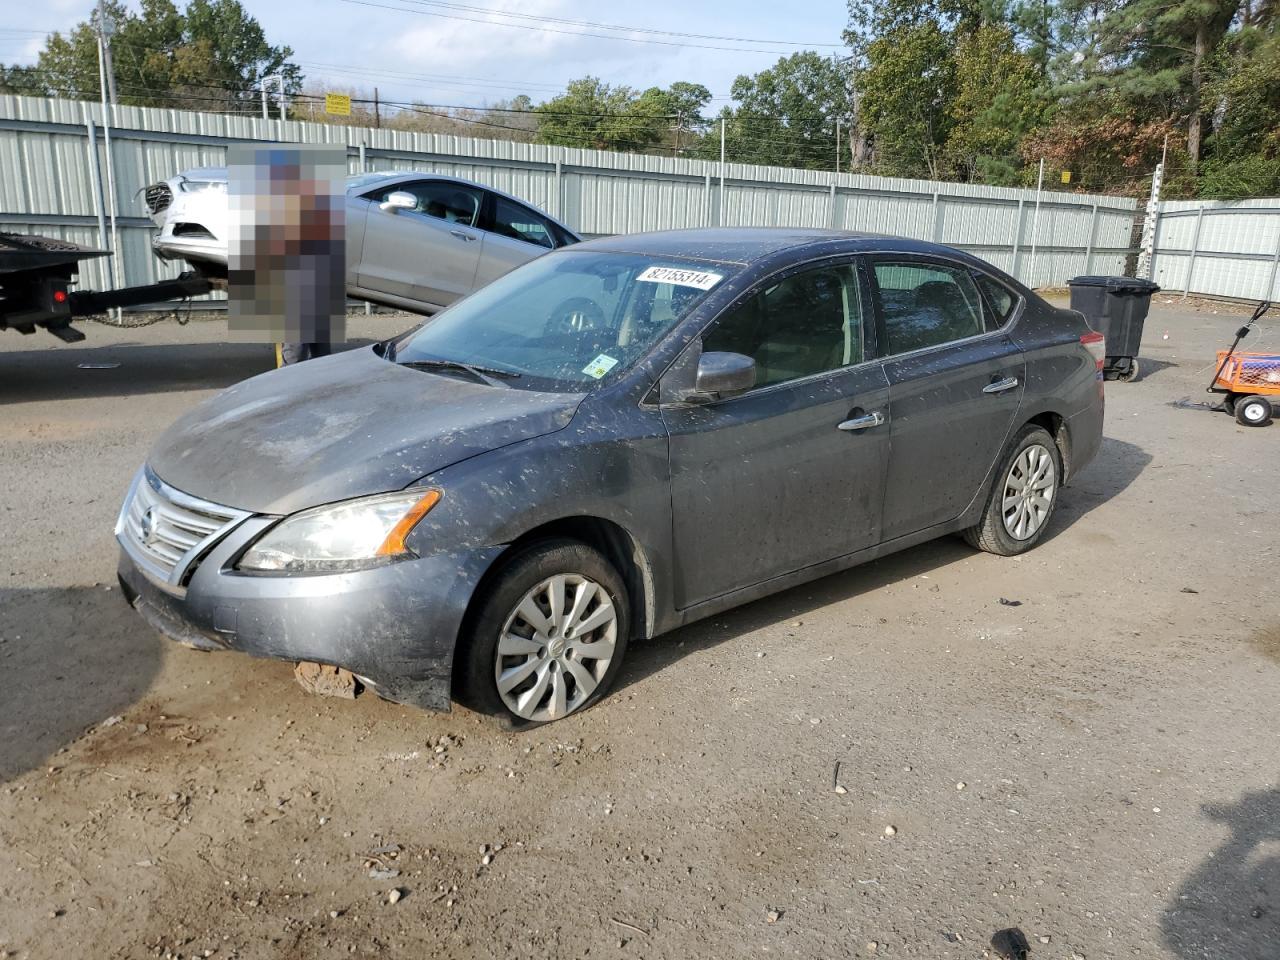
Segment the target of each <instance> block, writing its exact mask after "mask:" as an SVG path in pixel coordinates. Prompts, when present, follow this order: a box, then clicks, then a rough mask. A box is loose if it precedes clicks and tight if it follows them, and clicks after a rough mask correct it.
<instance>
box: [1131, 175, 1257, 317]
mask: <svg viewBox="0 0 1280 960" xmlns="http://www.w3.org/2000/svg"><path fill="white" fill-rule="evenodd" d="M1151 279H1152V280H1154V281H1155V282H1156V283H1158V284H1160V286H1161V287H1163V288H1164V289H1165V290H1169V291H1174V292H1181V293H1184V294H1185V293H1208V294H1214V295H1218V296H1225V297H1241V298H1244V299H1249V300H1280V199H1262V200H1235V201H1223V200H1206V201H1201V200H1170V201H1165V202H1163V203H1161V204H1160V212H1159V219H1158V221H1157V223H1156V232H1155V252H1154V254H1153V255H1152V258H1151Z"/></svg>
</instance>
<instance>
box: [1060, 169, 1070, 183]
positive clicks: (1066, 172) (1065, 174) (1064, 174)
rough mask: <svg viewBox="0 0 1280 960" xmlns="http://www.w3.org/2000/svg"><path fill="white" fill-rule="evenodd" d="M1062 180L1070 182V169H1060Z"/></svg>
mask: <svg viewBox="0 0 1280 960" xmlns="http://www.w3.org/2000/svg"><path fill="white" fill-rule="evenodd" d="M1062 182H1063V183H1070V182H1071V171H1070V170H1063V171H1062Z"/></svg>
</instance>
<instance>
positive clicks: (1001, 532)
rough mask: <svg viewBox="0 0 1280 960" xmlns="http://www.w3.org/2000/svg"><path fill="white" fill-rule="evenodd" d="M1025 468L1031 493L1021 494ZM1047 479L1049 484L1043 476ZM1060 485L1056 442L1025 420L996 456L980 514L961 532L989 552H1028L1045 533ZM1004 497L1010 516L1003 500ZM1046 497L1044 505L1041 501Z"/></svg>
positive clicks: (1042, 430) (1051, 517)
mask: <svg viewBox="0 0 1280 960" xmlns="http://www.w3.org/2000/svg"><path fill="white" fill-rule="evenodd" d="M1028 471H1030V475H1031V478H1032V484H1033V485H1032V487H1031V489H1032V490H1033V491H1036V493H1037V494H1038V497H1037V496H1035V495H1034V494H1033V495H1026V496H1024V494H1023V492H1022V491H1023V490H1025V489H1026V488H1027V487H1026V482H1025V481H1022V483H1021V485H1020V486H1019V482H1020V478H1021V477H1023V476H1025V475H1026V474H1027V473H1028ZM1046 478H1047V479H1048V485H1047V486H1044V485H1043V481H1044V480H1045V479H1046ZM1061 489H1062V455H1061V453H1060V452H1059V450H1058V445H1057V443H1055V442H1054V439H1053V437H1051V436H1050V435H1049V431H1047V430H1045V429H1044V428H1043V427H1037V426H1036V425H1035V424H1032V423H1029V424H1027V425H1026V426H1024V427H1023V428H1022V429H1021V430H1019V431H1018V433H1017V434H1016V435H1015V436H1014V438H1013V440H1012V441H1011V442H1010V444H1009V446H1008V448H1007V452H1006V453H1005V455H1004V456H1003V457H1002V458H1001V459H1000V462H999V466H998V467H997V469H996V474H995V479H994V480H993V481H992V484H991V492H990V494H988V496H987V503H986V506H985V507H983V509H982V518H981V519H980V520H979V521H978V522H977V523H976V524H975V525H974V526H972V527H969V528H968V529H967V530H965V531H964V538H965V540H966V541H968V543H969V545H970V546H972V547H975V548H977V549H979V550H985V551H986V552H987V553H994V554H997V555H999V556H1002V557H1013V556H1017V555H1018V554H1020V553H1026V552H1027V551H1028V550H1030V549H1031V548H1032V547H1034V546H1035V545H1036V544H1037V543H1039V542H1040V541H1041V539H1043V537H1044V533H1045V531H1046V530H1047V529H1049V523H1050V521H1051V520H1052V519H1053V513H1054V511H1055V510H1056V509H1057V506H1058V491H1059V490H1061ZM1006 499H1008V500H1009V501H1011V502H1010V506H1009V514H1010V517H1009V519H1006V515H1005V514H1006V509H1005V502H1006ZM1046 499H1047V500H1048V503H1047V504H1044V502H1043V501H1044V500H1046Z"/></svg>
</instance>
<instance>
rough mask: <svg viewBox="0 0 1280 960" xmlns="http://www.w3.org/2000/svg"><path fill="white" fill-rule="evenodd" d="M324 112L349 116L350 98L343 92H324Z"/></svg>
mask: <svg viewBox="0 0 1280 960" xmlns="http://www.w3.org/2000/svg"><path fill="white" fill-rule="evenodd" d="M324 112H325V113H332V114H333V115H334V116H338V117H349V116H351V98H350V97H348V96H347V95H346V94H345V93H326V94H325V95H324Z"/></svg>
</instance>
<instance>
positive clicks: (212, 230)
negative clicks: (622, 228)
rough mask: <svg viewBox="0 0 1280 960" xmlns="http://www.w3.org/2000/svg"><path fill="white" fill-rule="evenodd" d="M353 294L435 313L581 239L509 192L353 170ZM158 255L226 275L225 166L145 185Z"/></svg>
mask: <svg viewBox="0 0 1280 960" xmlns="http://www.w3.org/2000/svg"><path fill="white" fill-rule="evenodd" d="M346 191H347V202H346V209H345V224H346V226H345V230H346V233H345V236H346V261H347V266H346V269H347V277H346V287H347V295H348V296H351V297H355V298H357V299H360V300H371V301H373V302H374V303H382V304H386V305H388V306H393V307H402V308H404V309H406V310H413V311H415V312H418V313H427V314H431V313H435V312H436V311H438V310H441V309H443V308H444V307H447V306H448V305H449V304H451V303H453V302H454V301H455V300H457V299H458V298H460V297H464V296H466V295H467V294H468V293H470V292H471V291H472V290H475V289H478V288H479V287H483V286H484V285H485V284H486V283H488V282H490V281H491V280H496V279H497V278H498V277H500V276H502V275H503V274H504V273H506V272H507V271H508V270H511V269H513V268H515V267H518V266H520V265H521V264H524V263H528V262H529V261H530V260H532V259H534V258H535V257H539V256H541V255H542V254H544V253H546V252H547V251H549V250H556V249H559V248H560V247H567V246H569V245H570V244H574V243H577V242H578V237H577V235H576V234H575V233H574V232H573V231H572V230H570V229H569V228H568V227H566V226H565V225H564V224H562V223H560V222H558V221H556V220H554V219H552V218H551V217H549V216H547V215H546V214H545V213H543V212H541V211H540V210H537V209H535V208H533V207H531V206H530V205H529V204H527V203H525V202H524V201H522V200H518V199H516V198H515V197H513V196H510V195H509V194H506V193H502V192H501V191H499V190H494V189H493V188H491V187H485V186H482V185H481V184H478V183H472V182H471V181H469V180H462V179H459V178H457V177H444V176H439V175H436V174H428V173H422V172H416V173H413V172H410V173H363V174H357V175H354V176H350V177H347V180H346ZM145 194H146V203H147V209H148V210H149V211H150V213H151V218H152V220H154V221H155V223H156V225H157V226H158V227H159V228H160V232H159V233H157V234H156V235H155V237H154V238H153V239H152V249H153V250H154V251H155V252H156V255H157V256H159V257H161V258H162V259H166V260H186V261H187V262H188V263H190V264H191V265H192V266H193V267H195V268H196V269H197V270H198V271H199V272H201V273H203V274H206V275H210V276H215V277H225V276H226V272H227V259H228V250H229V233H230V230H231V226H230V217H229V207H228V198H227V170H226V168H225V167H202V168H199V169H195V170H188V171H186V172H185V173H182V174H179V175H178V176H176V177H172V178H171V179H169V180H166V181H163V182H161V183H156V184H152V185H151V186H150V187H148V188H147V189H146V191H145Z"/></svg>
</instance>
